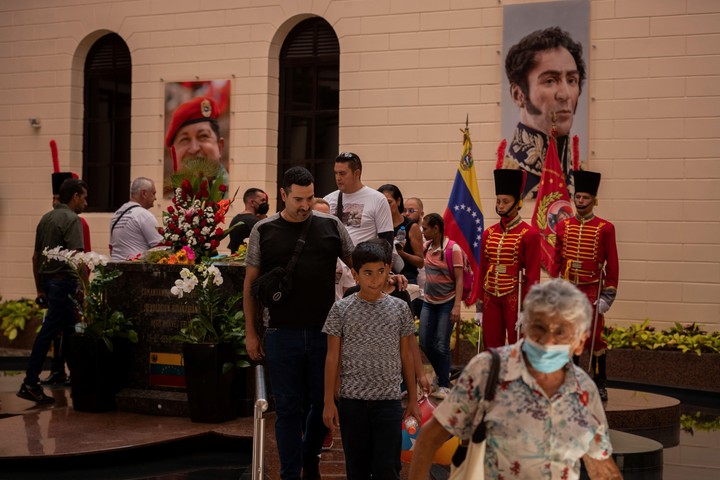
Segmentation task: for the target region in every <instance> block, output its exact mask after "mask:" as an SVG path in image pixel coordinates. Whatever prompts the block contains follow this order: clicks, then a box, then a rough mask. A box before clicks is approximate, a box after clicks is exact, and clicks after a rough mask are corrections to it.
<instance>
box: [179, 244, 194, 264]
mask: <svg viewBox="0 0 720 480" xmlns="http://www.w3.org/2000/svg"><path fill="white" fill-rule="evenodd" d="M182 249H183V250H185V254H186V255H187V258H188V260H190V261H191V262H194V261H195V252H194V251H193V249H192V248H190V247H188V246H187V245H185V246H184V247H182Z"/></svg>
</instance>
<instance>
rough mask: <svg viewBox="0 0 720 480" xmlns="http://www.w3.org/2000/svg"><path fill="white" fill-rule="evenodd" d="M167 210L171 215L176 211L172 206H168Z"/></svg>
mask: <svg viewBox="0 0 720 480" xmlns="http://www.w3.org/2000/svg"><path fill="white" fill-rule="evenodd" d="M167 210H168V212H169V213H174V212H175V209H174V208H173V206H172V205H170V206H168V209H167Z"/></svg>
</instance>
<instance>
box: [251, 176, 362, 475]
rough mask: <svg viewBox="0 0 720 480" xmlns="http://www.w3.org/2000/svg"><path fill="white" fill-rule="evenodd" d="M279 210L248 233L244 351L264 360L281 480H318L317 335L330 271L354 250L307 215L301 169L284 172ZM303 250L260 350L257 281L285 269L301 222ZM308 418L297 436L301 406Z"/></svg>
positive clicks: (318, 217) (320, 375)
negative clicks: (254, 292)
mask: <svg viewBox="0 0 720 480" xmlns="http://www.w3.org/2000/svg"><path fill="white" fill-rule="evenodd" d="M280 194H281V196H282V200H283V202H284V203H285V208H284V209H283V210H282V211H281V212H280V213H277V214H275V215H272V216H271V217H269V218H266V219H264V220H261V221H260V222H258V223H257V224H256V226H255V227H254V228H253V229H252V231H251V233H250V240H249V243H248V250H247V256H246V258H245V265H246V273H245V284H244V302H243V310H244V312H245V330H246V345H247V351H248V355H249V356H250V358H251V359H253V360H260V359H262V358H266V360H267V366H268V371H269V374H270V383H271V385H272V390H273V394H274V396H275V407H276V414H277V419H276V421H275V436H276V439H277V445H278V452H279V454H280V464H281V468H280V476H281V478H283V479H299V478H301V477H300V471H301V469H302V471H303V474H302V478H303V479H316V478H320V473H319V458H318V455H319V454H320V449H321V446H322V442H323V438H324V437H325V434H326V432H327V429H326V428H325V426H324V424H323V419H322V412H323V401H324V398H323V395H324V369H325V354H326V352H327V338H326V335H325V334H324V333H322V327H323V325H324V323H325V319H326V318H327V314H328V312H329V311H330V307H331V306H332V304H333V302H334V301H335V263H336V259H337V258H338V257H340V258H341V259H343V261H345V263H347V264H350V254H351V253H352V250H353V243H352V240H351V239H350V235H348V233H347V230H346V229H345V226H344V225H343V224H342V223H341V222H340V221H339V220H338V219H337V218H336V217H334V216H331V215H326V214H323V213H319V212H313V210H312V205H313V199H314V196H315V191H314V180H313V177H312V174H311V173H310V172H309V171H308V170H306V169H305V168H302V167H293V168H291V169H289V170H288V171H287V172H285V176H284V178H283V185H282V188H281V189H280ZM311 218H312V223H311V224H310V228H309V232H308V235H307V239H306V242H305V246H304V248H303V250H302V252H301V253H300V256H299V258H298V260H297V263H296V264H295V269H294V271H293V275H292V292H291V293H290V295H288V296H287V298H286V299H285V300H284V301H283V303H281V304H279V305H271V306H269V314H270V320H269V328H268V329H267V330H266V333H265V345H264V347H263V345H262V344H261V343H260V338H259V336H258V333H257V329H256V326H255V321H256V320H257V314H258V312H259V310H260V309H261V308H262V306H261V305H259V304H258V302H257V299H255V298H254V297H253V296H252V294H251V286H252V283H253V281H254V280H256V279H257V278H258V277H259V276H260V275H262V274H264V273H266V272H269V271H270V270H272V269H273V268H275V267H278V266H282V267H286V266H287V264H288V262H289V261H290V259H291V258H292V255H293V251H294V250H295V245H296V243H297V240H298V238H299V237H300V234H301V232H302V230H303V227H304V226H305V224H306V222H308V221H311ZM306 397H307V398H309V399H310V404H311V405H310V410H309V412H308V415H307V422H306V424H305V431H303V426H302V425H303V407H304V399H305V398H306Z"/></svg>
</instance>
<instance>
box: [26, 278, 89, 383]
mask: <svg viewBox="0 0 720 480" xmlns="http://www.w3.org/2000/svg"><path fill="white" fill-rule="evenodd" d="M41 286H42V289H43V291H44V292H45V296H46V297H47V302H48V310H47V313H46V314H45V318H44V319H43V323H42V327H41V328H40V332H38V334H37V337H35V343H33V347H32V352H30V360H29V361H28V367H27V371H26V372H25V383H26V384H27V385H36V384H37V383H38V382H39V381H40V372H41V371H42V367H43V363H44V362H45V358H46V357H47V354H48V350H50V344H51V343H52V342H53V340H55V338H57V336H58V334H59V333H60V332H62V333H63V334H64V335H66V337H65V338H67V335H71V334H72V333H73V332H74V330H75V323H76V321H77V320H76V317H75V304H74V303H73V301H72V300H71V299H70V297H71V296H74V295H75V293H76V292H77V290H78V288H79V283H78V280H77V279H73V278H53V279H50V280H43V281H42V282H41Z"/></svg>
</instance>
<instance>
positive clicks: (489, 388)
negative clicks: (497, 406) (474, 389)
mask: <svg viewBox="0 0 720 480" xmlns="http://www.w3.org/2000/svg"><path fill="white" fill-rule="evenodd" d="M490 355H491V356H492V358H491V359H490V362H491V363H490V372H489V373H488V378H487V382H486V383H485V393H484V394H483V401H484V402H486V407H485V411H484V412H483V416H482V419H481V420H480V423H479V424H478V426H477V428H475V431H474V432H473V435H472V441H473V443H480V442H482V441H483V440H485V433H486V432H485V414H486V413H487V406H488V405H487V404H489V403H490V402H492V401H493V400H494V399H495V390H496V388H497V384H498V380H499V379H500V354H499V353H498V351H497V350H496V349H494V348H491V349H490Z"/></svg>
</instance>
